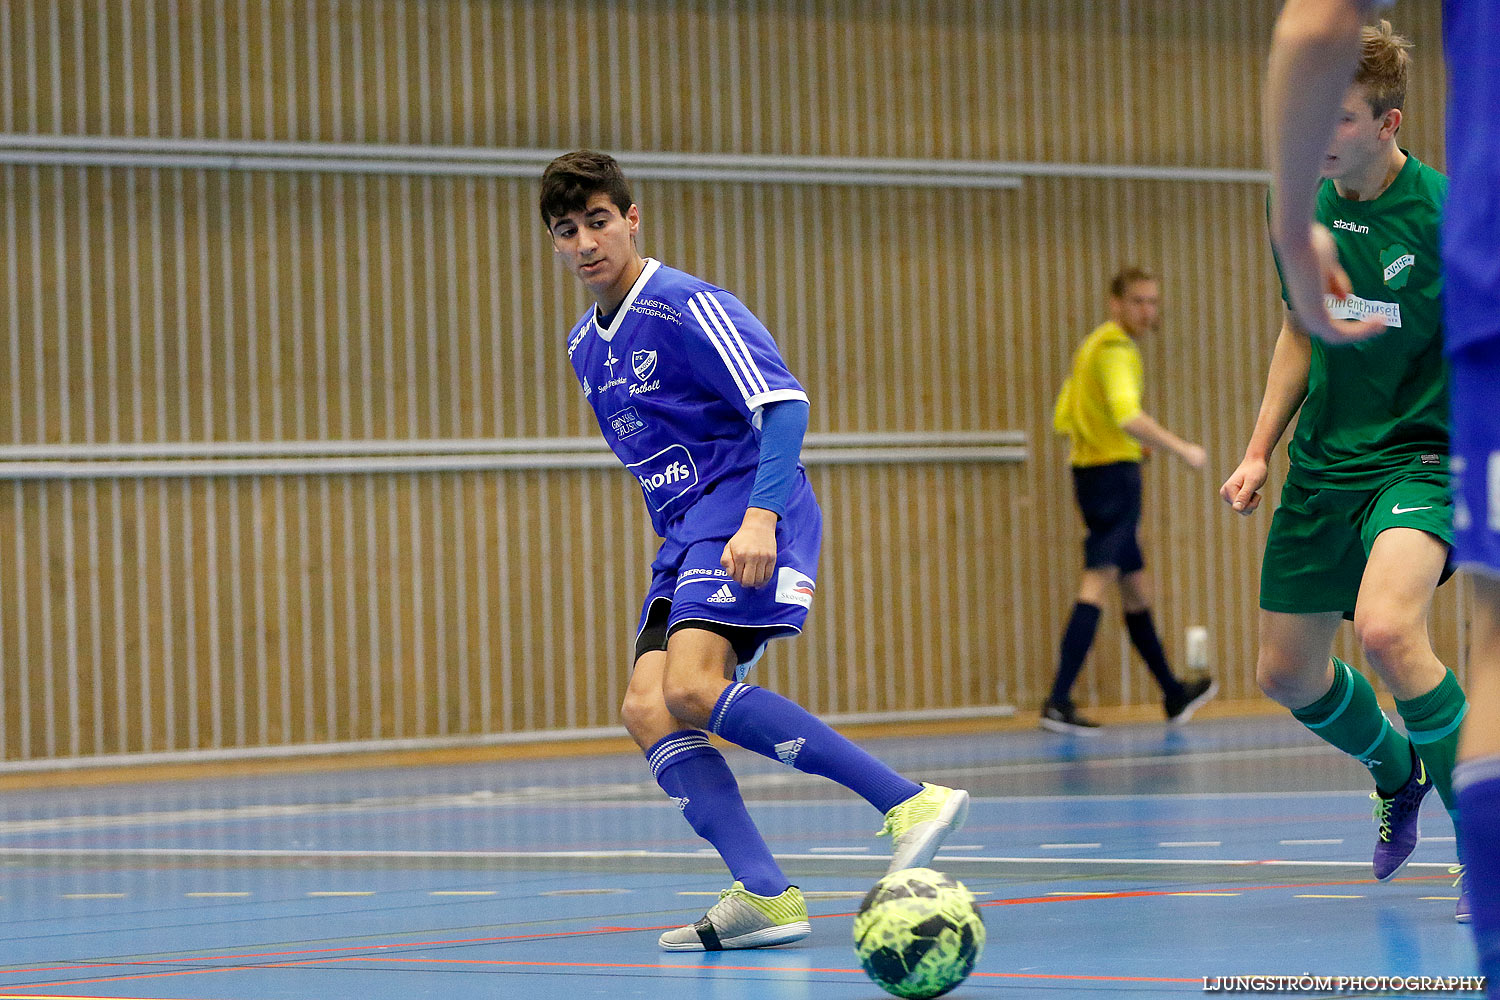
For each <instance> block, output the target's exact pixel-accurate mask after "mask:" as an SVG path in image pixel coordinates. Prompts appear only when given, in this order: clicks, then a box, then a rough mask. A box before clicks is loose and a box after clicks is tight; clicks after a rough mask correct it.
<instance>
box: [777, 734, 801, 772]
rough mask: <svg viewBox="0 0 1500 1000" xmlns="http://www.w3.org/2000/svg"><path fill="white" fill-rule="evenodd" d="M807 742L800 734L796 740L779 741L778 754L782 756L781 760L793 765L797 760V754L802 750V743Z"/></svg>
mask: <svg viewBox="0 0 1500 1000" xmlns="http://www.w3.org/2000/svg"><path fill="white" fill-rule="evenodd" d="M806 742H807V740H805V739H803V738H802V737H800V736H799V737H797V738H796V739H795V740H787V741H786V742H785V743H778V744H776V756H778V757H780V758H781V762H782V763H783V764H785V765H786V766H787V767H791V766H792V765H793V764H795V763H796V762H797V754H798V753H800V752H801V751H802V744H804V743H806Z"/></svg>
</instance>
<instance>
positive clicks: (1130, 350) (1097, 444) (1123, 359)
mask: <svg viewBox="0 0 1500 1000" xmlns="http://www.w3.org/2000/svg"><path fill="white" fill-rule="evenodd" d="M1143 388H1144V378H1143V376H1142V374H1141V355H1140V352H1139V351H1138V350H1136V347H1135V341H1133V340H1131V339H1130V335H1129V334H1128V333H1126V332H1125V330H1124V328H1123V327H1121V326H1120V324H1118V323H1116V322H1114V321H1113V320H1111V321H1110V322H1108V323H1104V324H1102V325H1101V326H1099V327H1098V328H1097V329H1096V330H1094V332H1093V333H1091V334H1089V335H1088V336H1087V337H1086V338H1084V341H1083V343H1082V344H1080V345H1079V347H1078V350H1077V351H1076V352H1074V354H1073V372H1072V374H1071V375H1069V376H1068V380H1067V381H1066V382H1064V383H1063V387H1062V392H1061V393H1059V394H1058V397H1057V406H1056V408H1055V409H1054V410H1053V411H1052V426H1053V427H1054V428H1056V429H1057V432H1058V433H1059V434H1066V435H1068V437H1069V438H1071V439H1072V442H1073V448H1072V453H1071V454H1070V455H1069V456H1068V461H1069V462H1070V463H1071V464H1072V465H1074V466H1077V467H1084V466H1090V465H1109V464H1110V463H1111V462H1139V461H1140V460H1141V443H1140V442H1139V441H1137V440H1136V439H1135V438H1133V437H1131V436H1130V435H1129V434H1127V433H1125V432H1124V431H1123V430H1121V429H1120V425H1121V424H1124V423H1127V422H1129V421H1130V420H1131V419H1132V418H1133V417H1135V416H1136V415H1138V414H1139V413H1140V412H1141V392H1142V391H1143Z"/></svg>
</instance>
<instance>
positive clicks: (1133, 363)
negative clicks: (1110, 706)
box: [1041, 267, 1218, 734]
mask: <svg viewBox="0 0 1500 1000" xmlns="http://www.w3.org/2000/svg"><path fill="white" fill-rule="evenodd" d="M1109 312H1110V317H1111V318H1110V321H1109V322H1108V323H1104V324H1103V325H1101V326H1100V327H1099V328H1098V329H1096V330H1094V332H1093V333H1091V334H1089V335H1088V337H1087V338H1086V339H1085V340H1084V342H1083V344H1082V345H1080V346H1079V348H1078V350H1077V352H1076V353H1075V354H1074V355H1073V371H1072V374H1071V375H1069V377H1068V380H1067V381H1066V382H1065V383H1063V388H1062V393H1061V394H1060V395H1059V396H1058V398H1057V408H1056V410H1055V411H1054V413H1053V420H1052V422H1053V426H1054V427H1055V428H1056V429H1057V431H1058V433H1061V434H1066V435H1068V437H1069V438H1071V439H1072V453H1071V455H1070V457H1069V464H1071V465H1072V466H1073V487H1074V490H1075V492H1076V494H1077V497H1078V509H1079V510H1080V511H1082V512H1083V523H1084V524H1085V526H1087V528H1088V537H1087V538H1085V539H1084V543H1083V554H1084V570H1083V579H1082V580H1081V581H1080V582H1079V585H1078V602H1077V603H1076V604H1074V605H1073V614H1072V616H1071V617H1070V618H1069V619H1068V627H1067V629H1066V630H1065V631H1064V632H1063V638H1062V652H1061V655H1060V656H1059V658H1058V665H1057V676H1056V678H1054V680H1053V682H1052V692H1051V694H1049V695H1048V697H1047V701H1046V703H1045V704H1043V705H1042V717H1041V726H1042V728H1043V729H1050V730H1052V731H1053V732H1059V733H1080V734H1081V733H1090V732H1092V731H1093V730H1096V729H1098V728H1099V724H1098V723H1097V722H1094V721H1092V720H1090V719H1086V718H1084V717H1083V716H1081V715H1079V714H1078V710H1077V709H1076V708H1075V707H1074V705H1073V699H1072V695H1071V692H1072V689H1073V682H1074V681H1075V680H1077V679H1078V672H1079V671H1080V670H1081V669H1083V661H1084V659H1085V658H1086V657H1087V656H1088V652H1089V647H1090V646H1092V645H1093V643H1094V634H1095V632H1096V631H1098V628H1099V614H1100V605H1101V604H1102V603H1103V602H1104V595H1105V594H1106V593H1107V592H1108V590H1109V588H1110V587H1111V586H1113V585H1115V584H1118V585H1119V587H1120V600H1121V603H1122V604H1123V605H1124V609H1125V627H1126V629H1127V630H1128V631H1129V633H1130V641H1131V643H1132V644H1133V645H1134V646H1135V648H1136V652H1138V653H1140V654H1141V657H1142V658H1143V659H1144V660H1145V661H1146V666H1147V667H1148V668H1150V670H1151V676H1152V677H1154V678H1156V682H1157V683H1158V684H1159V685H1161V690H1162V697H1163V700H1164V706H1165V708H1166V713H1167V719H1168V721H1169V722H1186V721H1187V720H1188V718H1189V717H1190V716H1191V715H1192V714H1193V712H1194V711H1196V710H1197V709H1198V706H1200V705H1202V704H1203V703H1204V702H1206V701H1208V700H1209V699H1210V698H1212V697H1213V696H1214V694H1215V693H1216V692H1217V691H1218V685H1217V684H1216V683H1215V682H1214V681H1213V680H1212V679H1210V678H1208V677H1197V678H1192V679H1189V680H1186V681H1183V680H1179V679H1178V678H1177V677H1176V675H1174V674H1173V673H1172V668H1171V667H1170V666H1169V665H1168V664H1167V657H1166V654H1165V652H1163V650H1162V646H1161V640H1160V639H1159V638H1158V637H1157V634H1156V626H1155V624H1153V622H1152V621H1151V591H1152V586H1151V576H1150V573H1149V572H1148V571H1147V569H1146V561H1145V559H1144V558H1143V557H1142V556H1141V546H1140V542H1139V541H1138V540H1137V538H1136V529H1137V527H1138V526H1139V524H1140V520H1141V455H1142V450H1141V443H1142V442H1145V443H1146V444H1149V445H1153V446H1155V447H1157V448H1161V449H1164V450H1166V451H1170V452H1172V453H1173V454H1175V455H1176V456H1177V457H1179V458H1181V459H1182V460H1183V461H1184V462H1186V463H1188V464H1189V465H1191V466H1192V467H1193V468H1195V469H1201V468H1203V465H1204V462H1205V461H1206V459H1207V455H1206V453H1205V452H1204V450H1203V448H1202V447H1201V446H1200V445H1196V444H1192V443H1191V442H1188V441H1184V440H1183V439H1182V438H1180V437H1178V436H1177V435H1176V434H1173V433H1172V432H1171V431H1169V430H1167V429H1166V428H1165V427H1163V426H1162V425H1161V424H1159V423H1157V422H1156V421H1155V420H1153V419H1152V418H1151V416H1150V415H1149V414H1148V413H1146V412H1145V411H1144V410H1142V409H1141V393H1142V390H1143V387H1144V379H1143V377H1142V374H1141V355H1140V352H1139V351H1137V350H1136V346H1135V339H1134V338H1136V337H1140V336H1142V335H1144V334H1147V333H1151V332H1153V331H1154V330H1155V329H1156V327H1157V323H1158V321H1159V319H1160V316H1161V288H1160V286H1159V285H1158V284H1157V281H1156V279H1155V278H1154V277H1152V276H1151V275H1150V274H1148V273H1147V272H1145V271H1143V270H1141V269H1139V268H1135V267H1127V268H1125V269H1124V270H1122V271H1121V272H1120V273H1119V274H1117V275H1116V276H1115V278H1114V280H1113V281H1111V282H1110V286H1109Z"/></svg>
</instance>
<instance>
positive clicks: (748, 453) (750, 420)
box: [568, 258, 807, 545]
mask: <svg viewBox="0 0 1500 1000" xmlns="http://www.w3.org/2000/svg"><path fill="white" fill-rule="evenodd" d="M568 358H569V360H570V361H571V362H572V364H573V371H574V374H575V375H577V377H578V382H579V384H580V385H581V386H582V387H583V395H584V398H586V399H587V400H588V402H589V405H590V406H591V407H593V410H594V415H595V417H596V418H597V419H598V421H599V430H600V431H602V432H603V434H604V440H605V441H607V442H608V443H609V447H610V449H611V450H612V451H613V452H614V453H615V455H616V456H617V457H618V458H619V459H620V461H621V462H622V463H623V464H624V465H625V468H626V469H628V470H629V471H630V473H631V474H632V475H634V476H635V478H636V480H637V481H638V482H639V483H640V486H641V494H642V496H643V497H644V498H645V501H646V509H647V510H648V511H649V512H650V514H651V526H652V527H653V528H655V529H656V533H657V534H658V535H660V536H661V537H662V538H665V539H668V540H670V541H672V542H675V543H677V544H679V545H690V544H692V543H693V542H695V541H699V540H702V539H709V538H729V537H730V536H732V535H733V534H734V533H735V532H736V531H737V530H738V529H739V526H740V522H741V520H742V519H743V518H744V515H745V508H746V506H747V505H748V501H749V499H750V492H751V489H752V488H753V486H754V483H755V473H756V469H757V468H758V466H759V462H760V433H759V429H758V424H759V416H758V411H759V409H760V407H762V406H764V405H765V404H767V403H772V402H776V401H779V400H787V399H800V400H804V401H805V400H806V399H807V393H806V392H804V391H803V389H802V386H801V385H800V384H799V383H798V382H797V380H796V379H795V378H793V377H792V373H791V372H789V371H788V370H787V367H786V363H785V362H784V361H782V359H781V353H780V351H778V350H777V349H776V342H775V341H774V340H772V339H771V334H770V333H769V332H768V331H767V330H766V328H765V327H764V326H763V325H762V324H761V322H760V321H759V320H758V319H756V318H755V316H754V315H752V314H751V312H750V310H748V309H746V308H745V307H744V305H742V304H741V303H740V301H739V299H737V298H735V297H734V296H733V295H732V294H730V293H729V292H726V291H725V290H724V289H722V288H718V287H716V286H714V285H711V284H709V283H708V282H706V281H703V280H702V279H700V278H695V277H693V276H692V275H690V274H687V273H685V272H683V271H678V270H676V269H675V268H670V267H666V266H665V265H663V264H661V263H660V262H659V261H655V260H651V259H650V258H647V260H646V267H645V269H644V270H643V271H642V272H641V275H640V277H639V278H637V279H636V282H635V284H634V285H633V286H632V287H631V289H630V293H629V294H628V295H626V296H625V300H624V301H623V302H622V303H621V304H620V308H619V309H618V310H617V311H616V312H615V315H614V318H613V320H612V321H611V322H610V325H609V326H608V328H603V327H600V325H599V323H598V317H597V313H596V310H595V308H594V307H593V306H590V307H589V310H588V312H586V313H585V314H584V315H583V317H582V318H581V319H580V320H579V321H578V322H577V324H575V325H574V327H573V329H572V331H571V332H570V333H569V334H568ZM797 478H798V480H799V481H801V482H799V484H798V485H799V486H803V488H805V474H804V472H803V470H802V468H801V466H798V471H797ZM709 494H713V502H711V503H707V502H700V501H703V500H704V499H705V498H706V497H707V496H708V495H709Z"/></svg>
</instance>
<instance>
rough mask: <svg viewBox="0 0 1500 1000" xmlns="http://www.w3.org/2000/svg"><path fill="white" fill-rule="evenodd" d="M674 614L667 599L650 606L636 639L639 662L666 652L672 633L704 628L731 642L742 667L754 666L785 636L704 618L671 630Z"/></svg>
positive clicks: (780, 632) (678, 623) (677, 624)
mask: <svg viewBox="0 0 1500 1000" xmlns="http://www.w3.org/2000/svg"><path fill="white" fill-rule="evenodd" d="M671 614H672V602H671V601H669V600H667V599H666V598H665V597H658V598H657V599H656V600H654V601H652V602H651V607H650V608H649V609H647V611H646V620H645V622H644V623H642V625H641V634H640V635H638V636H636V637H635V658H636V659H637V660H639V659H640V658H641V656H642V655H643V654H645V653H654V652H658V651H664V650H665V649H666V648H667V640H668V639H670V638H671V637H672V633H673V632H676V631H677V630H678V629H682V628H701V629H703V631H705V632H712V633H714V634H715V635H721V636H723V637H724V638H725V639H728V640H729V645H730V646H732V647H733V648H734V656H735V661H736V662H737V663H740V664H745V663H753V662H754V661H755V660H756V658H757V657H758V656H759V654H760V651H761V650H762V649H764V648H765V645H766V643H767V642H768V641H769V640H771V639H774V638H777V637H778V636H782V635H785V634H786V632H785V630H782V629H772V628H758V627H753V626H748V625H728V624H725V623H724V622H711V621H708V620H706V619H701V618H683V619H680V620H678V621H675V622H672V624H671V627H668V625H667V621H668V619H669V618H670V617H671Z"/></svg>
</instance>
